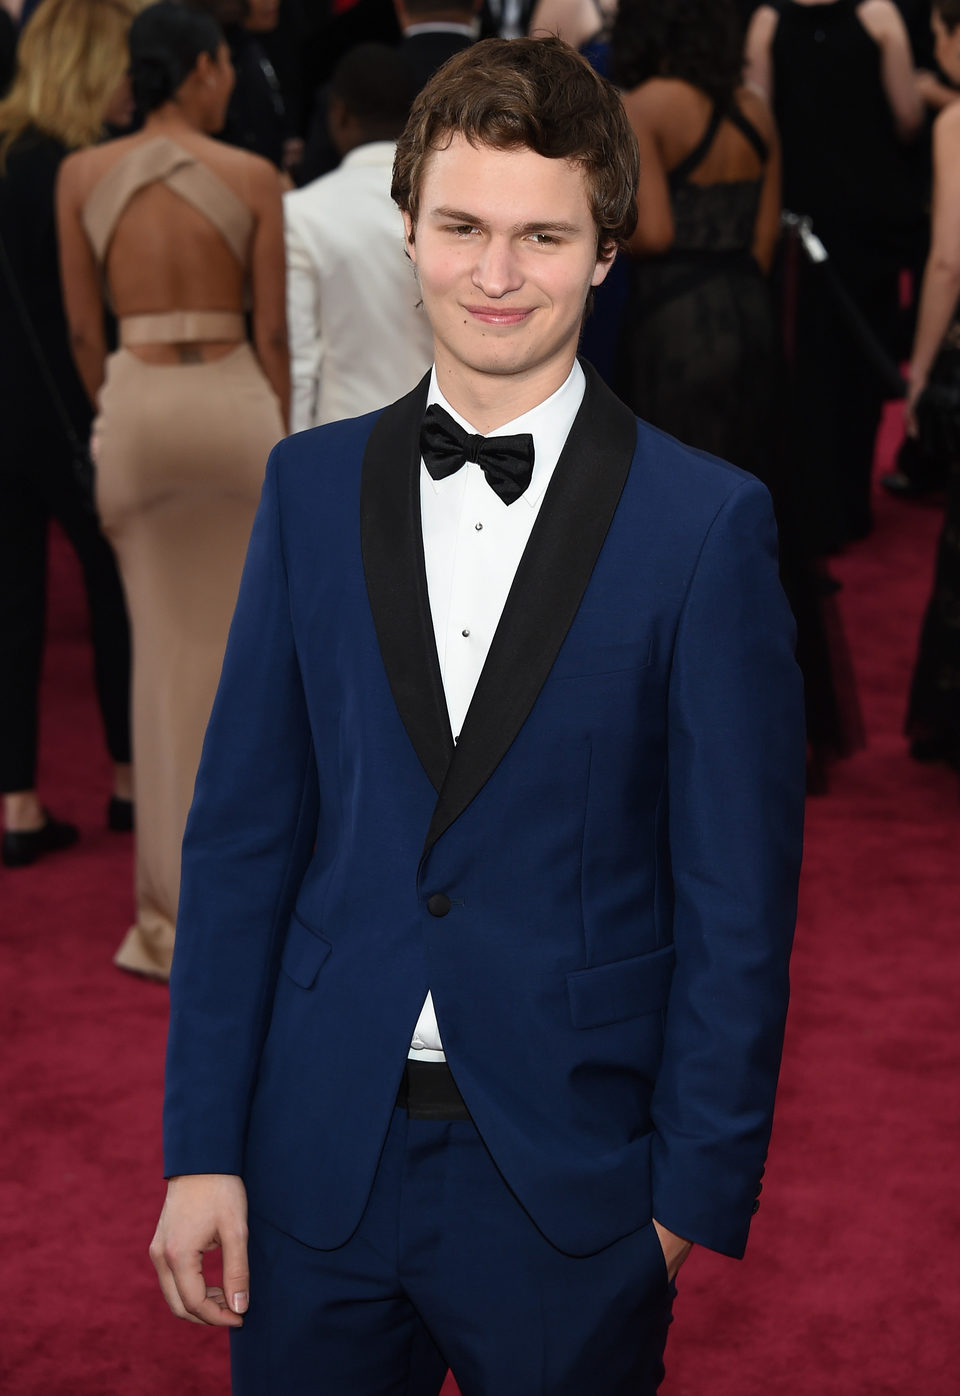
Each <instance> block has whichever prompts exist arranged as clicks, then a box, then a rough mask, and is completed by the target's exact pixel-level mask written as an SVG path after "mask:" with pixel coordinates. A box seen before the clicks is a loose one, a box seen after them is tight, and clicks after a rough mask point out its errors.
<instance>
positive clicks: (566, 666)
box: [550, 634, 653, 679]
mask: <svg viewBox="0 0 960 1396" xmlns="http://www.w3.org/2000/svg"><path fill="white" fill-rule="evenodd" d="M652 652H653V642H652V641H651V640H650V638H649V637H648V636H644V637H642V638H640V639H633V640H621V639H616V638H612V637H607V636H605V635H603V634H599V635H592V634H578V635H576V636H573V635H571V637H570V638H569V640H568V642H567V643H566V644H564V646H563V648H562V649H561V651H560V653H559V654H558V655H557V659H556V663H555V664H554V666H553V668H552V670H551V671H550V677H551V678H554V679H579V678H588V677H590V676H597V675H602V674H630V673H633V674H639V673H641V671H642V670H644V669H647V668H649V666H650V660H651V655H652Z"/></svg>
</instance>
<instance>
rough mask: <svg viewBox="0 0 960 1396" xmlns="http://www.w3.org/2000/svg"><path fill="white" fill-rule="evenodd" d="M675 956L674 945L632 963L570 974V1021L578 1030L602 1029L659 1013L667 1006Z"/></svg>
mask: <svg viewBox="0 0 960 1396" xmlns="http://www.w3.org/2000/svg"><path fill="white" fill-rule="evenodd" d="M675 959H676V953H675V951H674V948H673V946H672V945H665V946H663V947H662V949H660V950H653V951H650V952H649V953H648V954H646V955H632V956H631V957H630V959H629V960H615V961H613V963H612V964H608V965H595V966H594V967H593V968H591V969H576V970H573V971H571V973H570V974H568V975H567V995H568V998H569V1000H570V1019H571V1022H572V1023H573V1026H574V1027H575V1028H599V1027H602V1026H603V1025H604V1024H605V1023H619V1022H621V1021H623V1020H624V1019H627V1018H640V1017H643V1015H644V1014H646V1013H659V1012H660V1011H661V1010H662V1009H663V1008H665V1007H666V1003H667V997H668V995H669V993H670V981H671V979H672V978H673V963H674V960H675Z"/></svg>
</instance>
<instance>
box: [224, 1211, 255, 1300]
mask: <svg viewBox="0 0 960 1396" xmlns="http://www.w3.org/2000/svg"><path fill="white" fill-rule="evenodd" d="M220 1246H221V1249H222V1252H223V1293H224V1295H225V1297H226V1301H227V1305H228V1307H229V1308H230V1309H231V1310H232V1312H233V1313H234V1314H245V1313H246V1312H247V1306H248V1305H249V1303H250V1270H249V1268H248V1265H247V1232H246V1228H245V1227H239V1226H238V1227H237V1229H236V1230H235V1231H231V1232H230V1233H229V1234H226V1235H223V1236H221V1238H220Z"/></svg>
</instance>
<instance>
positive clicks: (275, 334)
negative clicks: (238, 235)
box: [248, 156, 290, 431]
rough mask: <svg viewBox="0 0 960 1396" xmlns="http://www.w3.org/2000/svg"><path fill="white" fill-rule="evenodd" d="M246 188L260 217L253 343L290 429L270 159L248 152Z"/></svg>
mask: <svg viewBox="0 0 960 1396" xmlns="http://www.w3.org/2000/svg"><path fill="white" fill-rule="evenodd" d="M249 158H250V161H251V174H250V179H249V184H248V188H249V190H250V198H251V202H252V204H253V211H254V214H255V216H256V227H255V229H254V234H253V249H252V255H251V258H250V281H251V286H252V290H253V345H254V348H255V350H256V352H257V358H258V359H259V360H260V366H261V367H262V369H263V371H264V373H265V374H266V376H267V380H268V382H269V383H270V386H271V387H272V388H273V390H274V392H275V393H276V395H277V397H278V398H279V399H280V410H281V412H282V414H283V428H284V431H289V430H290V348H289V344H288V342H287V307H286V294H287V292H286V252H285V248H284V239H283V203H282V199H281V190H280V181H279V179H278V178H277V172H276V170H275V169H274V167H273V166H272V165H271V164H270V163H269V161H267V160H261V159H260V158H259V157H258V156H250V157H249Z"/></svg>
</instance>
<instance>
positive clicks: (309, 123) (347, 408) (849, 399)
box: [0, 0, 960, 979]
mask: <svg viewBox="0 0 960 1396" xmlns="http://www.w3.org/2000/svg"><path fill="white" fill-rule="evenodd" d="M4 6H6V7H7V8H4ZM527 32H529V33H530V34H531V35H533V36H534V37H536V36H537V34H543V33H556V34H559V35H560V37H561V38H563V39H565V40H566V41H567V42H568V43H570V44H571V45H573V46H574V47H576V48H578V49H579V50H580V51H581V52H582V53H583V55H584V56H585V58H586V59H587V60H589V62H590V63H591V64H593V66H594V67H596V68H597V69H598V70H599V71H600V72H602V73H604V74H605V75H607V76H609V78H610V80H611V81H612V82H613V83H614V84H615V85H616V87H617V88H618V89H619V90H620V92H621V94H622V99H623V103H624V108H625V111H626V114H627V117H628V119H629V122H630V124H631V126H632V128H633V130H634V132H635V135H636V138H637V142H638V145H639V149H640V155H641V164H642V173H641V180H640V188H639V191H638V211H639V218H638V222H637V228H636V232H635V233H634V235H633V236H632V238H631V240H630V244H629V246H628V247H627V248H625V249H624V250H623V254H622V255H621V257H620V258H619V260H618V263H617V265H616V267H615V268H614V270H613V272H612V273H611V274H610V275H609V276H608V277H607V280H606V281H605V283H604V284H603V286H602V287H600V288H598V292H597V295H596V302H595V305H594V307H593V309H592V312H591V315H590V317H589V318H588V321H587V324H586V327H585V332H584V337H583V353H584V355H585V356H586V357H588V358H590V359H591V360H592V361H593V363H594V364H595V366H596V367H597V368H598V369H599V370H600V372H601V373H602V374H603V376H604V377H605V378H606V379H607V380H608V382H609V383H610V384H611V386H612V387H613V388H614V389H615V391H616V392H617V393H618V395H619V396H621V397H622V399H623V400H624V401H625V402H626V403H628V404H629V405H630V406H631V407H632V408H633V409H634V410H635V411H636V412H637V413H638V414H639V415H641V416H642V417H644V418H646V419H647V420H648V421H649V422H651V423H652V424H653V425H655V426H657V427H660V428H662V429H663V430H665V431H667V432H669V433H670V434H672V435H675V436H677V437H678V438H680V439H681V440H683V441H684V442H686V443H687V444H689V445H693V446H695V447H699V448H702V449H704V450H707V451H710V452H712V453H714V454H717V455H719V456H721V457H723V458H725V459H727V460H730V461H732V462H733V463H734V464H735V465H738V466H740V467H742V468H743V469H745V470H748V471H750V472H752V473H753V474H756V475H758V476H759V477H760V478H761V479H762V480H763V481H764V483H765V484H766V485H767V486H768V487H769V489H770V491H771V493H772V495H773V499H774V504H775V508H776V511H777V515H778V522H779V526H780V532H781V572H782V579H783V583H784V587H785V590H786V592H787V595H788V598H789V599H790V601H791V604H792V606H793V609H794V613H795V616H796V619H797V624H798V657H799V660H800V663H801V667H802V669H803V671H804V677H805V680H806V689H807V720H808V736H809V753H810V767H809V781H810V789H811V791H822V790H824V789H825V788H826V785H827V770H828V766H829V763H830V761H831V760H833V759H835V758H837V757H842V756H847V755H849V754H850V753H851V752H853V751H854V750H856V748H857V747H858V745H860V744H861V743H862V740H863V734H862V729H861V724H860V720H859V714H858V708H857V702H856V693H855V686H854V684H853V680H852V676H851V668H850V664H849V660H848V657H847V655H846V652H845V649H844V646H843V643H842V629H841V628H840V627H839V626H838V624H837V616H836V609H835V608H836V604H837V603H836V596H835V592H836V590H837V584H836V582H835V581H834V579H833V577H832V575H831V573H830V570H829V559H830V557H831V556H832V555H834V554H836V553H837V552H838V551H840V550H841V549H843V548H845V547H847V546H849V545H851V544H855V543H857V542H858V541H860V540H862V539H864V538H866V537H867V536H868V535H869V534H870V532H871V529H872V526H873V519H872V513H871V473H872V465H873V460H874V453H875V441H876V435H877V430H878V426H879V423H880V417H881V412H882V409H883V405H884V401H885V400H886V399H889V398H890V397H891V396H896V395H898V394H901V395H902V394H903V393H904V392H906V396H907V413H906V417H907V428H908V435H907V438H906V440H905V443H904V446H903V448H902V450H901V452H900V455H899V457H898V468H897V470H896V472H895V473H894V474H892V475H891V476H890V477H888V479H887V480H886V481H885V483H886V485H887V487H888V488H889V489H890V490H891V491H892V492H894V493H899V494H918V493H926V492H929V491H939V490H942V489H943V488H944V487H946V489H947V519H946V524H945V528H944V532H943V536H942V539H941V542H940V546H939V553H938V558H937V560H936V566H935V579H934V588H933V593H932V597H931V601H930V606H929V609H928V613H927V616H926V620H925V624H924V629H923V635H922V641H921V644H920V649H919V658H918V662H917V667H916V673H915V675H914V680H913V685H912V692H911V695H910V699H909V715H908V718H907V724H906V727H907V733H908V736H909V738H910V740H911V743H912V745H911V751H912V754H913V755H914V756H915V757H916V758H917V759H919V760H932V761H942V762H946V763H948V764H949V765H952V766H954V767H957V768H958V769H960V464H958V461H957V460H954V459H952V458H946V455H945V453H944V451H943V450H942V449H941V450H939V451H936V450H931V448H930V446H929V444H928V443H927V442H925V441H924V439H923V437H922V435H919V436H918V434H917V415H916V412H915V408H916V404H917V402H918V400H919V399H921V398H922V394H923V391H924V389H925V388H926V386H927V383H928V381H929V380H931V377H933V378H936V377H937V376H939V377H940V378H941V379H943V378H946V379H947V380H950V381H952V382H953V383H954V385H956V386H957V387H958V391H960V325H958V321H957V314H956V305H957V298H958V295H960V173H958V171H960V149H958V144H960V104H958V103H957V102H956V98H957V96H958V95H960V0H932V3H931V0H898V3H895V2H894V0H770V2H769V3H761V4H759V5H758V4H755V3H748V2H746V0H740V3H737V0H621V3H620V5H619V8H618V6H617V4H616V2H615V0H613V3H611V0H537V3H536V4H535V5H532V4H531V3H529V0H484V3H482V4H481V3H480V0H353V3H343V0H331V3H330V4H324V3H320V0H314V2H313V3H308V0H179V2H178V0H161V3H159V4H150V5H144V4H143V3H142V0H37V3H34V0H24V3H23V4H22V5H18V4H17V3H16V0H0V91H5V93H6V95H5V97H4V98H3V100H2V101H0V273H2V274H0V392H2V394H3V411H2V413H0V496H2V498H0V651H2V653H3V655H4V663H3V665H2V666H0V789H2V793H3V824H4V833H3V845H2V857H3V862H4V864H5V865H6V866H7V867H10V868H13V867H22V866H26V865H28V864H30V863H32V862H35V861H36V859H37V858H39V857H41V856H43V855H44V854H46V853H49V852H54V851H58V850H62V849H65V848H67V847H68V846H69V845H71V844H72V843H74V842H75V841H76V839H77V830H76V828H74V827H73V826H72V825H70V824H68V823H66V822H65V821H63V820H60V819H58V818H57V817H56V816H55V815H54V814H52V813H51V812H50V811H48V810H47V809H46V807H45V806H44V804H43V801H42V797H41V794H40V792H39V791H38V789H37V777H36V755H37V746H38V739H39V733H38V721H37V710H38V691H39V684H40V672H41V662H42V650H43V634H44V613H45V573H46V546H47V544H46V539H47V526H48V522H49V521H50V519H56V520H57V522H58V523H60V524H61V526H62V527H63V529H64V531H65V532H66V535H67V537H68V538H69V540H70V542H71V544H72V546H73V548H74V549H75V551H76V553H77V556H78V558H79V559H80V562H81V565H82V569H83V575H84V580H85V584H86V589H87V595H88V599H89V605H90V615H91V634H92V641H93V650H94V658H95V672H96V680H97V693H98V697H99V702H100V708H101V712H102V715H103V726H104V732H105V740H106V744H107V748H108V751H109V755H110V758H111V761H112V763H113V771H114V784H113V788H112V791H111V792H110V793H109V803H108V805H107V810H106V818H107V821H108V823H109V826H110V827H111V828H112V829H115V830H117V831H118V832H123V831H129V830H130V829H132V828H133V825H134V823H135V824H136V830H135V835H136V849H137V854H136V868H137V872H136V903H137V910H136V918H135V921H134V924H133V925H132V927H131V928H130V929H129V931H128V933H127V935H126V936H125V938H124V939H123V944H122V945H121V948H120V950H119V951H118V954H117V963H118V964H120V965H121V966H123V967H124V968H127V969H131V970H134V971H136V972H139V973H143V974H147V975H150V976H153V977H156V978H159V979H163V978H165V977H166V975H167V974H168V972H169V965H170V958H171V954H172V948H173V940H174V925H175V919H176V905H177V893H178V881H179V867H178V863H179V847H180V841H181V838H182V834H183V829H184V825H185V821H186V817H187V811H188V808H189V803H190V798H191V793H192V787H193V780H194V776H195V773H196V769H197V764H198V761H199V755H200V745H201V741H202V736H203V731H204V727H205V725H206V721H207V718H208V716H209V712H210V708H211V705H212V703H213V699H214V694H215V690H216V685H217V679H218V674H219V669H220V663H221V660H222V655H223V649H224V645H225V642H226V635H227V629H228V626H229V622H230V616H231V613H232V610H233V605H234V603H235V600H236V596H237V590H238V586H239V582H240V574H241V569H242V564H243V559H244V554H245V550H246V546H247V541H248V538H249V533H250V527H251V524H252V520H253V515H254V511H255V509H256V506H257V500H258V496H259V489H260V484H261V481H262V478H263V470H264V466H265V462H266V458H267V455H268V454H269V451H270V449H271V447H272V446H273V445H274V444H275V443H276V442H277V441H278V440H279V439H280V438H281V437H282V436H283V435H284V434H285V433H286V432H287V431H289V430H293V431H300V430H304V429H307V428H310V427H312V426H316V425H319V424H322V423H326V422H330V421H334V420H337V419H339V418H343V417H349V416H355V415H359V414H362V413H365V412H368V411H372V410H375V409H377V408H378V407H381V406H383V405H384V404H386V403H387V402H390V401H392V400H394V399H396V398H397V397H399V396H401V395H402V394H403V393H404V392H406V391H407V390H408V389H410V388H411V387H412V386H413V385H414V384H415V383H416V382H417V381H418V380H419V379H420V378H421V377H422V376H423V374H424V373H425V372H426V371H427V369H428V368H429V365H430V362H431V337H430V333H429V329H428V326H427V323H426V320H425V318H424V317H423V314H422V310H421V308H420V307H419V294H418V287H417V282H416V278H415V274H414V269H413V267H412V265H411V263H410V261H409V259H408V258H407V256H406V254H405V251H404V246H403V235H402V231H403V230H402V224H401V217H400V214H399V211H398V210H397V208H396V206H395V205H394V203H393V201H392V199H391V178H392V166H393V155H394V148H395V142H396V139H397V137H398V136H399V134H400V132H401V131H402V129H403V126H404V123H405V121H406V116H407V113H408V111H409V109H410V106H411V103H412V101H413V99H414V97H415V96H416V94H417V92H418V91H420V90H421V89H422V87H423V86H424V84H425V83H426V81H427V80H428V78H429V77H430V76H431V74H432V73H433V72H434V71H435V70H436V69H437V68H438V67H439V66H440V65H441V64H442V63H443V62H444V61H445V60H446V59H448V58H449V57H451V56H452V55H453V54H454V53H456V52H458V51H459V50H461V49H463V48H464V47H465V46H467V45H468V44H471V43H473V42H475V41H477V40H478V39H481V38H483V37H489V36H494V35H498V36H501V37H507V38H510V37H516V36H518V35H520V34H524V33H527ZM931 133H932V134H931ZM931 208H932V210H933V213H932V215H931ZM784 210H787V211H788V212H789V214H790V215H794V217H791V218H790V220H789V227H788V229H787V231H786V232H784V231H783V228H782V215H783V212H784ZM931 226H932V241H931ZM917 307H919V316H917ZM914 329H915V334H916V342H915V346H913V336H914ZM912 346H913V347H912ZM907 360H909V361H910V364H911V368H910V372H909V382H908V384H907V385H906V387H904V386H903V385H902V384H901V382H900V368H899V365H901V364H903V363H904V362H905V361H907ZM947 454H948V453H947ZM91 455H92V456H93V462H91V460H90V456H91ZM318 468H322V462H321V463H318ZM94 479H95V489H94V487H93V485H92V481H93V480H94ZM128 625H129V629H128ZM131 636H132V653H133V662H132V666H131V642H130V641H131ZM905 703H906V695H905ZM130 714H132V743H131V722H130ZM121 929H122V928H118V934H119V932H120V930H121Z"/></svg>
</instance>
